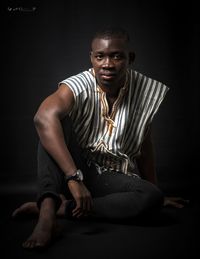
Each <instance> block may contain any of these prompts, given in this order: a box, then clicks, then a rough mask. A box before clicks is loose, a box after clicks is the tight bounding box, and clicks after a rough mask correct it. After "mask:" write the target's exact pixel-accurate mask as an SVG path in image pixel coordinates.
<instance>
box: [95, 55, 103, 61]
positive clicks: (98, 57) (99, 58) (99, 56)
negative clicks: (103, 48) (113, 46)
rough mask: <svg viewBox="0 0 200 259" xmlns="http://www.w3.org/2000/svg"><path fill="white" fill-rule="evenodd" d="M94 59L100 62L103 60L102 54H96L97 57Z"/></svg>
mask: <svg viewBox="0 0 200 259" xmlns="http://www.w3.org/2000/svg"><path fill="white" fill-rule="evenodd" d="M95 58H96V59H97V60H102V59H103V55H102V54H98V55H96V56H95Z"/></svg>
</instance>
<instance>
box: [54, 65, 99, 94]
mask: <svg viewBox="0 0 200 259" xmlns="http://www.w3.org/2000/svg"><path fill="white" fill-rule="evenodd" d="M95 82H96V80H95V77H94V76H93V74H92V70H91V69H89V70H86V71H82V72H80V73H78V74H76V75H73V76H70V77H68V78H66V79H65V80H63V81H61V82H60V83H59V85H65V86H67V87H68V88H69V89H70V90H71V91H72V93H73V95H74V98H75V99H76V98H77V97H78V96H83V95H84V96H85V95H87V93H88V92H89V91H90V90H91V89H94V86H95Z"/></svg>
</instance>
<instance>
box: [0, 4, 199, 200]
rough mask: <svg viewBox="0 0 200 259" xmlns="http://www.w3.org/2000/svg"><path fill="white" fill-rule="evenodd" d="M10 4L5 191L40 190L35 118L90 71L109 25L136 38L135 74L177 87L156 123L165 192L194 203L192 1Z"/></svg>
mask: <svg viewBox="0 0 200 259" xmlns="http://www.w3.org/2000/svg"><path fill="white" fill-rule="evenodd" d="M179 2H180V1H177V2H176V1H157V2H155V1H121V2H119V3H118V2H117V1H102V2H100V1H98V2H95V1H91V2H90V3H86V2H85V1H80V2H77V1H64V0H61V1H56V0H55V1H45V0H44V1H36V0H35V1H34V0H33V1H24V2H23V1H3V7H2V8H1V19H2V21H1V24H2V25H3V30H2V35H3V37H1V44H2V45H1V46H2V47H1V52H2V54H3V59H2V66H1V67H2V71H3V73H2V78H3V80H1V83H2V84H1V105H2V108H1V130H2V134H1V139H2V144H1V158H2V161H1V168H0V169H1V174H0V179H1V190H2V191H16V190H18V191H21V190H27V191H32V190H35V189H34V188H35V181H36V171H37V160H36V151H37V143H38V137H37V134H36V131H35V128H34V125H33V116H34V114H35V112H36V110H37V108H38V106H39V105H40V103H41V101H42V100H43V99H44V98H45V97H46V96H48V95H49V94H51V93H52V92H53V91H55V90H56V88H57V84H58V82H59V81H61V80H63V79H65V78H66V77H68V76H70V75H73V74H76V73H79V72H80V71H82V70H85V69H88V68H89V67H90V61H89V51H90V38H91V36H92V34H93V33H94V32H95V30H96V29H99V28H101V27H102V26H104V25H119V26H122V27H124V28H126V29H127V30H128V31H129V32H130V36H131V39H132V43H133V47H134V50H135V52H136V60H135V64H134V67H135V69H136V70H138V71H139V72H141V73H144V74H146V75H148V76H150V77H152V78H154V79H157V80H160V81H162V82H163V83H165V84H166V85H168V86H169V87H170V91H169V92H168V93H167V96H166V99H165V100H164V102H163V103H162V105H161V107H160V109H159V111H158V113H157V115H156V116H155V118H154V123H153V129H154V143H155V147H156V163H157V165H156V166H157V173H158V179H159V180H160V185H162V186H163V188H165V189H168V190H176V188H177V192H183V193H185V194H186V195H190V194H191V193H193V192H194V190H195V188H194V187H195V186H196V182H197V178H198V174H199V165H198V164H199V163H198V160H199V157H198V145H197V142H198V132H199V126H198V125H197V124H198V113H199V103H198V101H199V97H198V95H199V85H198V78H199V75H198V73H199V71H198V63H199V59H198V57H199V46H200V45H199V24H198V21H197V17H196V8H195V6H194V5H193V3H192V1H190V2H189V3H187V5H186V4H183V3H181V4H180V3H179Z"/></svg>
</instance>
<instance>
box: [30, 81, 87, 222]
mask: <svg viewBox="0 0 200 259" xmlns="http://www.w3.org/2000/svg"><path fill="white" fill-rule="evenodd" d="M73 104H74V97H73V93H72V92H71V90H70V89H69V88H68V87H67V86H66V85H61V86H60V87H59V88H58V90H57V91H56V92H55V93H53V94H52V95H50V96H49V97H47V98H46V99H45V100H44V101H43V102H42V104H41V105H40V107H39V109H38V111H37V113H36V115H35V117H34V122H35V126H36V130H37V132H38V135H39V137H40V141H41V143H42V145H43V146H44V148H45V149H46V150H47V152H48V153H49V154H50V155H51V156H52V157H53V159H54V160H55V161H56V162H57V164H58V166H59V167H60V168H61V170H62V171H63V173H64V174H65V175H72V174H73V173H74V172H75V171H76V170H77V167H76V165H75V163H74V161H73V158H72V156H71V154H70V152H69V150H68V148H67V146H66V143H65V139H64V133H63V129H62V124H61V120H62V119H63V118H64V117H65V116H66V115H67V114H69V112H70V110H71V108H72V106H73ZM68 187H69V190H70V192H71V194H72V196H73V197H74V199H75V201H76V207H75V209H74V210H73V211H72V213H73V216H75V217H80V216H82V215H84V214H87V213H88V212H90V210H91V208H92V197H91V194H90V192H89V191H88V189H87V188H86V186H85V185H84V183H83V182H76V181H74V180H70V181H68Z"/></svg>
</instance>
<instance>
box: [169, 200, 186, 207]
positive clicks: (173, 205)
mask: <svg viewBox="0 0 200 259" xmlns="http://www.w3.org/2000/svg"><path fill="white" fill-rule="evenodd" d="M169 205H170V206H172V207H174V208H178V209H181V208H183V207H184V205H183V204H181V203H178V202H174V201H169Z"/></svg>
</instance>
